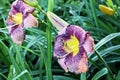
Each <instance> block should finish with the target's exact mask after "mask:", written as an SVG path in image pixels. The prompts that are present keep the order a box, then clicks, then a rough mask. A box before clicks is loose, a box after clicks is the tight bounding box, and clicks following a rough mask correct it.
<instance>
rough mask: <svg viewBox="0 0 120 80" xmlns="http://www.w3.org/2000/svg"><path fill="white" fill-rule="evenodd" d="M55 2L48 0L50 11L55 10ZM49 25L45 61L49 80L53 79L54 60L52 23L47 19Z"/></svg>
mask: <svg viewBox="0 0 120 80" xmlns="http://www.w3.org/2000/svg"><path fill="white" fill-rule="evenodd" d="M53 2H54V0H48V11H52V10H53ZM47 24H48V26H47V27H46V37H47V54H46V56H47V58H46V63H45V68H46V74H47V80H53V77H52V70H51V61H52V53H51V52H52V51H51V50H52V41H51V40H52V34H51V33H52V31H51V27H52V26H51V23H50V22H49V20H47Z"/></svg>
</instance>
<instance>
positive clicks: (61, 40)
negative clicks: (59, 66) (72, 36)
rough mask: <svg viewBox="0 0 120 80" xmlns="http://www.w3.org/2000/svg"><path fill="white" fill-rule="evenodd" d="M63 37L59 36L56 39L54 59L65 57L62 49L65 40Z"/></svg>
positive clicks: (65, 53)
mask: <svg viewBox="0 0 120 80" xmlns="http://www.w3.org/2000/svg"><path fill="white" fill-rule="evenodd" d="M67 39H69V38H67V37H66V36H65V35H59V36H57V37H56V40H55V45H54V57H57V58H61V57H65V56H66V55H67V52H66V51H65V50H64V49H63V45H64V41H65V40H67Z"/></svg>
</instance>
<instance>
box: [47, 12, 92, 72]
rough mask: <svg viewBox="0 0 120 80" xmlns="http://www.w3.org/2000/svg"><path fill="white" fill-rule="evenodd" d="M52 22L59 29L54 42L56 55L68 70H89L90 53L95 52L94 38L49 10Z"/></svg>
mask: <svg viewBox="0 0 120 80" xmlns="http://www.w3.org/2000/svg"><path fill="white" fill-rule="evenodd" d="M47 16H48V18H49V20H50V21H51V23H52V24H53V25H54V26H55V27H56V28H57V29H58V30H59V33H58V36H57V37H56V39H55V44H54V57H56V58H57V59H58V63H59V64H60V65H61V67H62V68H63V69H64V70H65V71H66V72H68V71H70V72H75V73H76V74H78V73H81V72H86V71H87V70H88V56H87V55H88V54H89V53H93V52H94V40H93V38H92V37H91V36H90V33H89V32H86V31H85V30H83V29H82V28H81V27H79V26H76V25H69V24H68V23H67V22H65V21H64V20H62V19H60V18H59V17H58V16H56V15H55V14H54V13H52V12H47Z"/></svg>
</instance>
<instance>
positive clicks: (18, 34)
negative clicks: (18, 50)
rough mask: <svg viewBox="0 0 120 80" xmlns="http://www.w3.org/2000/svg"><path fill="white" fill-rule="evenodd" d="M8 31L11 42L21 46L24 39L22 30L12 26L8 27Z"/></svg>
mask: <svg viewBox="0 0 120 80" xmlns="http://www.w3.org/2000/svg"><path fill="white" fill-rule="evenodd" d="M8 30H9V34H10V37H11V39H12V40H13V42H14V43H16V44H22V42H23V41H24V38H25V34H24V30H23V28H22V27H20V26H13V27H9V28H8Z"/></svg>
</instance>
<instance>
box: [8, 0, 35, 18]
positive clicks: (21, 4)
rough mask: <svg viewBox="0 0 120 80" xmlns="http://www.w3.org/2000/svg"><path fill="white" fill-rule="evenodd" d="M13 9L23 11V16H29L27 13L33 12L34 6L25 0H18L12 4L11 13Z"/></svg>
mask: <svg viewBox="0 0 120 80" xmlns="http://www.w3.org/2000/svg"><path fill="white" fill-rule="evenodd" d="M13 11H17V12H22V14H23V16H24V17H25V16H27V13H32V12H33V11H34V7H31V6H29V5H27V4H25V3H24V2H23V0H16V1H15V2H13V4H12V5H11V10H10V13H11V14H12V13H13Z"/></svg>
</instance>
